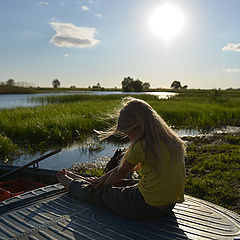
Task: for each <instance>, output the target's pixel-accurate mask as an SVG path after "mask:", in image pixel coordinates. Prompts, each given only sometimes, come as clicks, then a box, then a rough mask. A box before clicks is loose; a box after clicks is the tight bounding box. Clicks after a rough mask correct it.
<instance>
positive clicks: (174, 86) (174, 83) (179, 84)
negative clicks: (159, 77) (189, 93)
mask: <svg viewBox="0 0 240 240" xmlns="http://www.w3.org/2000/svg"><path fill="white" fill-rule="evenodd" d="M170 87H171V88H173V89H179V88H182V87H181V83H180V82H179V81H174V82H173V83H172V84H171V86H170Z"/></svg>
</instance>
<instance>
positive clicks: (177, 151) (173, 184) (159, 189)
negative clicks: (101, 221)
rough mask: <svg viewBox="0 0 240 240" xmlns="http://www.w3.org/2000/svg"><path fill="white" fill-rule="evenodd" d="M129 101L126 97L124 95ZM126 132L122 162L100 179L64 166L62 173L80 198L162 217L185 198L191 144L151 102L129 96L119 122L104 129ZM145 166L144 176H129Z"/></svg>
mask: <svg viewBox="0 0 240 240" xmlns="http://www.w3.org/2000/svg"><path fill="white" fill-rule="evenodd" d="M124 100H126V99H124ZM117 132H121V133H123V134H125V135H126V136H127V137H128V138H129V139H130V146H129V147H128V149H127V151H126V153H125V155H124V157H123V159H122V162H121V164H120V166H118V167H116V168H114V169H112V170H111V171H109V172H108V173H106V174H105V175H104V176H102V177H100V178H84V177H80V176H78V175H75V174H72V173H70V172H68V171H66V170H65V169H64V170H61V171H59V172H58V173H57V178H58V180H59V182H61V183H62V184H63V185H64V186H65V188H66V189H67V191H69V193H70V194H71V195H72V196H73V197H75V198H77V199H80V200H85V201H88V202H91V203H95V204H99V205H102V206H105V207H107V208H109V209H111V210H112V211H114V212H115V213H117V214H119V215H122V216H125V217H128V218H134V219H153V218H157V217H161V216H163V215H165V214H167V213H169V212H171V210H172V209H173V207H174V206H175V204H176V203H181V202H183V201H184V181H185V164H184V156H185V144H184V142H183V141H182V140H181V139H180V138H179V137H178V136H177V135H176V133H175V132H174V131H173V130H172V129H171V128H170V127H169V126H168V125H167V124H166V123H165V122H164V120H163V119H162V118H161V117H160V116H159V115H158V114H157V112H156V111H155V110H154V109H153V108H152V107H151V106H150V105H149V104H148V103H146V102H145V101H143V100H139V99H134V98H127V101H125V103H124V106H123V107H122V109H121V110H120V113H119V116H118V121H117V124H116V126H114V127H113V128H111V130H108V131H104V132H98V133H99V134H100V139H106V138H107V137H109V136H111V135H114V134H116V133H117ZM138 168H141V170H142V174H143V177H142V178H141V180H140V181H127V180H123V179H124V178H125V177H126V176H127V175H128V174H129V173H130V172H131V171H134V170H136V169H138Z"/></svg>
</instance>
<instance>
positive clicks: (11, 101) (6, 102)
mask: <svg viewBox="0 0 240 240" xmlns="http://www.w3.org/2000/svg"><path fill="white" fill-rule="evenodd" d="M74 94H91V95H107V94H109V95H110V94H131V95H138V94H151V95H155V96H158V98H159V99H167V98H169V97H171V96H174V95H176V93H172V92H119V91H116V92H114V91H113V92H110V91H65V92H58V93H36V94H0V109H3V108H7V109H8V108H16V107H34V106H38V105H41V104H42V103H40V102H33V101H31V99H32V98H33V97H45V96H60V95H74Z"/></svg>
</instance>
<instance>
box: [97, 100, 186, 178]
mask: <svg viewBox="0 0 240 240" xmlns="http://www.w3.org/2000/svg"><path fill="white" fill-rule="evenodd" d="M117 114H118V120H117V123H116V124H115V125H114V126H112V127H111V128H110V129H108V130H107V131H102V132H98V133H99V136H100V139H105V138H107V137H109V136H111V135H115V134H117V133H118V132H119V131H120V132H128V131H131V130H133V129H135V128H139V131H138V135H137V136H136V137H135V138H134V140H133V141H132V143H131V145H130V146H129V149H130V148H131V147H132V148H133V146H134V145H135V144H136V143H137V142H138V141H140V140H143V139H144V140H145V148H144V149H145V150H144V151H145V160H146V161H148V163H149V165H150V166H151V167H152V169H153V170H154V171H155V172H156V173H158V174H159V169H160V171H161V173H163V172H164V168H163V166H162V164H161V162H162V161H161V158H162V154H161V149H162V147H163V146H162V144H163V143H164V144H165V145H166V146H167V148H168V149H169V151H170V153H171V162H173V163H174V162H175V161H183V162H184V157H185V143H184V142H183V141H182V140H181V139H180V138H179V137H178V136H177V134H176V133H175V132H174V131H173V130H172V129H171V128H170V127H169V126H168V125H167V124H166V122H165V121H164V120H163V119H162V118H161V117H160V116H159V115H158V113H157V112H156V111H155V110H154V109H153V108H152V107H151V106H150V105H149V104H148V103H146V102H145V101H143V100H140V99H136V98H132V97H127V98H124V99H123V107H122V108H121V109H120V111H117ZM129 149H128V150H129ZM159 166H160V168H159Z"/></svg>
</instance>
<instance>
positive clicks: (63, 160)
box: [13, 129, 200, 170]
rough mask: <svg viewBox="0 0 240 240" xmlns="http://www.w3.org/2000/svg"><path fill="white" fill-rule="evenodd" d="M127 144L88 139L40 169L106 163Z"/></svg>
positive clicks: (187, 133)
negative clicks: (85, 163) (86, 163)
mask: <svg viewBox="0 0 240 240" xmlns="http://www.w3.org/2000/svg"><path fill="white" fill-rule="evenodd" d="M176 132H177V133H178V134H179V136H181V137H183V136H196V135H198V134H199V133H200V132H199V131H197V130H190V129H181V130H176ZM127 146H128V143H113V142H107V141H105V142H99V141H98V140H97V138H88V139H87V141H86V142H85V143H83V144H74V145H72V146H70V147H67V148H64V149H63V150H62V151H61V152H60V153H58V154H56V155H54V156H52V157H49V158H47V159H45V160H43V161H41V162H40V163H39V167H40V168H44V169H51V170H59V169H62V168H70V167H71V166H72V165H73V164H74V163H83V162H99V161H104V162H107V161H109V159H110V158H111V156H113V154H114V152H115V151H116V150H117V149H118V148H124V147H127ZM39 156H40V155H39V154H35V155H31V156H30V155H23V156H21V157H19V158H18V159H17V160H16V161H15V162H14V163H13V165H17V166H22V165H24V164H26V163H27V162H30V161H32V160H34V159H36V158H38V157H39Z"/></svg>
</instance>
